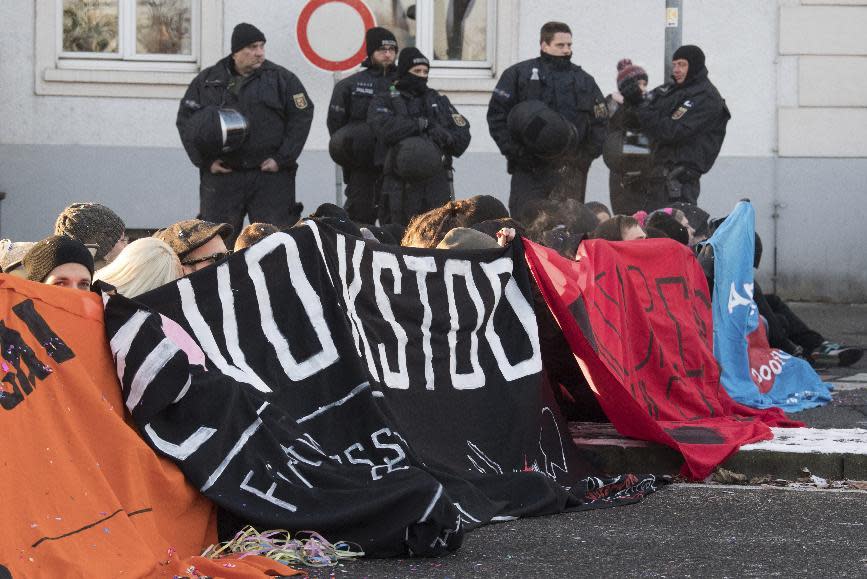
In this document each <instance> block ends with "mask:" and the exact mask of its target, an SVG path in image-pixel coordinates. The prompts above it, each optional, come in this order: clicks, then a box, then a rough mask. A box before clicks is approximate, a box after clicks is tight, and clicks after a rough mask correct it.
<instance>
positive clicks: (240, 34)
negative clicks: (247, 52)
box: [232, 22, 265, 54]
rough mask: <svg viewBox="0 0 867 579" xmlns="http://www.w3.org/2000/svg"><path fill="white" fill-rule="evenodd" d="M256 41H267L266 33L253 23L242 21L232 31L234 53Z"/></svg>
mask: <svg viewBox="0 0 867 579" xmlns="http://www.w3.org/2000/svg"><path fill="white" fill-rule="evenodd" d="M254 42H265V35H264V34H262V31H261V30H259V29H258V28H256V27H255V26H253V25H252V24H247V23H246V22H241V23H240V24H238V25H237V26H235V29H234V30H233V31H232V54H235V53H236V52H238V51H239V50H241V49H242V48H244V47H246V46H250V45H251V44H253V43H254Z"/></svg>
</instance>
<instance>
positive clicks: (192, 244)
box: [154, 219, 233, 275]
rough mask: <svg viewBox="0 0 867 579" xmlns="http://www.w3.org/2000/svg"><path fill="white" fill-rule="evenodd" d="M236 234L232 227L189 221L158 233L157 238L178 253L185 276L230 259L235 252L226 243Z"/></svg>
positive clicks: (196, 220) (226, 224)
mask: <svg viewBox="0 0 867 579" xmlns="http://www.w3.org/2000/svg"><path fill="white" fill-rule="evenodd" d="M232 232H233V231H232V226H231V225H229V224H228V223H211V222H208V221H202V220H201V219H185V220H183V221H178V222H177V223H173V224H172V225H169V226H168V227H166V228H165V229H163V230H160V231H157V232H156V233H155V234H154V237H156V238H157V239H161V240H163V241H165V242H166V243H167V244H168V245H169V247H171V248H172V249H173V250H174V252H175V253H176V254H177V255H178V258H180V260H181V265H183V266H184V275H188V274H191V273H193V272H194V271H198V270H200V269H203V268H205V267H208V266H209V265H213V264H214V263H216V262H218V261H220V260H222V259H224V258H226V257H228V256H229V255H230V254H231V252H230V251H229V250H228V249H227V246H226V240H227V239H229V238H231V236H232Z"/></svg>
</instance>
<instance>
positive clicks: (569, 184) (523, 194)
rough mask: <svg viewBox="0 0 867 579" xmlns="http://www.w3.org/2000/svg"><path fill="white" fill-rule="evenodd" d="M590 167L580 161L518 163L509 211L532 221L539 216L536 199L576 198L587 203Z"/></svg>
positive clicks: (514, 174) (514, 215) (513, 214)
mask: <svg viewBox="0 0 867 579" xmlns="http://www.w3.org/2000/svg"><path fill="white" fill-rule="evenodd" d="M586 191H587V170H586V169H581V168H579V167H578V166H577V164H569V165H567V166H556V165H553V166H552V165H540V166H535V167H523V166H517V167H515V168H514V170H513V171H512V185H511V189H510V191H509V214H510V215H511V216H512V218H513V219H517V220H518V221H521V222H522V223H525V224H529V223H530V222H532V221H533V219H535V217H536V211H535V210H534V208H533V205H535V203H534V202H539V201H544V200H548V199H575V200H576V201H580V202H581V203H584V194H585V192H586Z"/></svg>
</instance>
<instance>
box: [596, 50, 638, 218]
mask: <svg viewBox="0 0 867 579" xmlns="http://www.w3.org/2000/svg"><path fill="white" fill-rule="evenodd" d="M617 89H618V90H617V91H615V92H613V93H611V94H610V95H608V97H606V103H607V105H608V134H607V135H606V137H605V146H604V148H603V154H602V158H603V160H604V161H605V164H606V165H607V166H608V168H609V171H610V172H609V174H608V192H609V195H610V200H611V211H612V213H613V214H615V215H617V214H621V215H632V214H633V213H635V212H636V211H639V210H642V209H647V208H648V207H647V187H648V185H647V180H648V177H649V175H647V174H646V173H645V171H644V170H643V169H644V167H642V166H641V164H642V163H643V164H644V165H647V164H648V163H649V161H648V160H647V159H648V157H649V151H647V149H646V147H645V151H646V152H647V153H648V154H647V155H646V156H645V157H644V159H645V160H644V161H642V159H641V158H640V157H637V156H634V155H633V156H627V155H625V154H624V153H623V150H624V146H625V144H626V143H627V142H628V141H627V134H629V135H639V134H640V133H641V124H640V123H639V121H638V115H637V109H638V107H639V106H640V104H641V102H642V101H643V100H644V93H645V91H646V90H647V72H646V71H645V70H644V69H643V68H642V67H640V66H638V65H636V64H634V63H633V62H632V60H631V59H629V58H621V59H620V61H618V63H617ZM632 139H633V141H631V142H633V143H634V141H635V140H637V139H638V137H635V136H633V137H632Z"/></svg>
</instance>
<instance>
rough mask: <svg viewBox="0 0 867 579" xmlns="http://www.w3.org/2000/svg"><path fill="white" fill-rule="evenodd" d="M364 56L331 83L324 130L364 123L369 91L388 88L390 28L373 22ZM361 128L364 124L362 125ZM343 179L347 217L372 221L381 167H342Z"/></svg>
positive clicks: (392, 51) (392, 46) (392, 52)
mask: <svg viewBox="0 0 867 579" xmlns="http://www.w3.org/2000/svg"><path fill="white" fill-rule="evenodd" d="M365 46H366V48H367V60H365V61H364V62H363V63H361V66H362V67H363V70H361V71H359V72H356V73H355V74H353V75H352V76H349V77H347V78H344V79H343V80H341V81H340V82H338V83H337V85H335V87H334V92H333V93H332V95H331V104H330V105H329V107H328V119H327V124H328V134H329V135H331V136H332V137H333V136H334V134H335V133H336V132H337V131H338V130H340V129H342V128H343V127H346V126H347V125H350V124H356V123H357V124H359V125H361V124H365V123H366V122H367V110H368V109H369V108H370V101H371V99H373V95H375V94H378V93H386V92H388V87H389V86H391V85H392V84H393V83H394V80H395V78H396V76H397V68H396V67H395V66H394V63H395V61H396V60H397V40H396V39H395V37H394V34H392V33H391V32H390V31H388V30H386V29H385V28H381V27H379V26H376V27H374V28H371V29H370V30H368V31H367V34H366V35H365ZM362 128H364V127H362ZM343 179H344V181H345V182H346V203H345V205H344V209H346V212H347V213H348V214H349V217H350V219H352V220H353V221H357V222H359V223H368V224H373V223H374V222H375V221H376V217H377V204H378V197H379V187H380V186H381V184H382V167H381V166H380V167H376V166H374V165H373V164H370V165H369V166H355V167H349V166H344V167H343Z"/></svg>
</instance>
